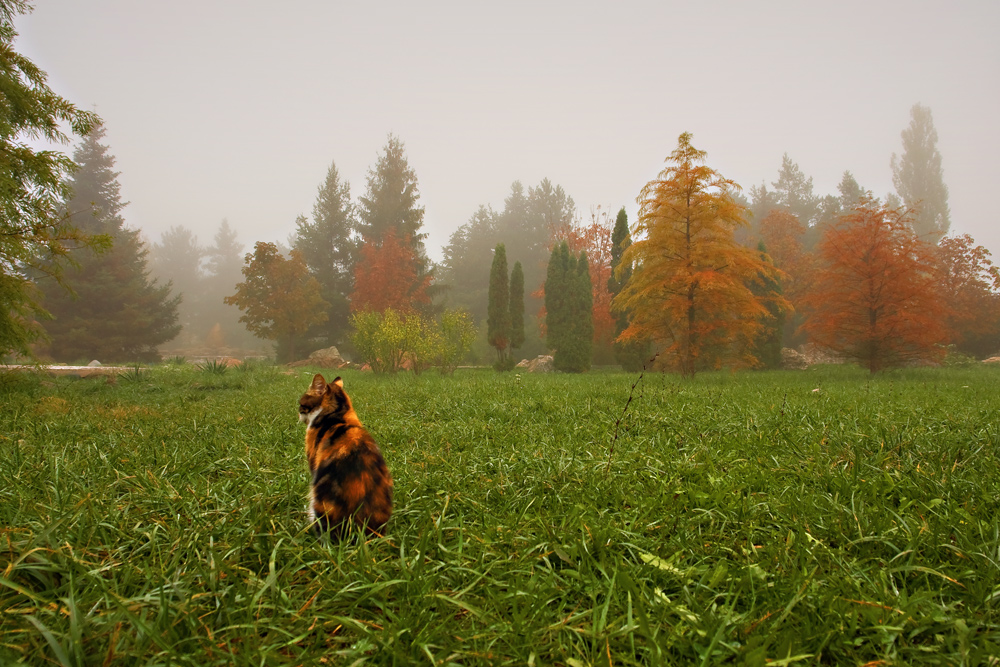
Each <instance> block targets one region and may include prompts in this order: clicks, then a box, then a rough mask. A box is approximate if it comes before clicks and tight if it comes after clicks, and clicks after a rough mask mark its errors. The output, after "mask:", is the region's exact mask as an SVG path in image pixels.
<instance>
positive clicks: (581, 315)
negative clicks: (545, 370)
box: [554, 251, 594, 373]
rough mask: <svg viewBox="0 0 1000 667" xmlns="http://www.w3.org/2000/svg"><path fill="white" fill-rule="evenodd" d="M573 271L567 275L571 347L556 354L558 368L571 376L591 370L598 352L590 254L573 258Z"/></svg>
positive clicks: (568, 342) (568, 328) (569, 340)
mask: <svg viewBox="0 0 1000 667" xmlns="http://www.w3.org/2000/svg"><path fill="white" fill-rule="evenodd" d="M570 258H571V262H570V264H571V266H572V268H571V269H570V270H569V271H568V272H567V275H566V282H567V285H568V293H569V294H568V296H569V299H568V305H569V308H568V310H569V312H568V313H567V323H568V325H569V326H568V327H567V331H566V339H567V344H565V345H564V346H563V349H562V350H559V351H557V352H556V357H555V360H554V364H555V367H556V368H557V369H558V370H561V371H567V372H570V373H582V372H584V371H589V370H590V361H591V358H592V356H593V350H594V296H593V286H592V285H591V284H590V266H589V263H588V262H587V253H586V251H583V252H581V253H580V257H579V259H577V258H576V257H574V256H572V255H571V256H570Z"/></svg>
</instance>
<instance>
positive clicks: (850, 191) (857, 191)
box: [837, 171, 871, 213]
mask: <svg viewBox="0 0 1000 667" xmlns="http://www.w3.org/2000/svg"><path fill="white" fill-rule="evenodd" d="M837 192H839V193H840V196H839V197H837V202H838V204H839V212H840V213H846V212H849V211H852V210H854V208H855V207H856V206H857V205H858V204H860V203H861V202H862V200H863V199H864V198H865V197H871V192H870V191H868V190H865V189H864V188H863V187H861V186H860V185H858V181H857V180H856V179H855V178H854V174H852V173H851V172H849V171H845V172H844V175H843V176H842V177H841V179H840V183H838V184H837Z"/></svg>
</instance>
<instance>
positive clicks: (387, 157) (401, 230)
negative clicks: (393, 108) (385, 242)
mask: <svg viewBox="0 0 1000 667" xmlns="http://www.w3.org/2000/svg"><path fill="white" fill-rule="evenodd" d="M419 199H420V193H419V192H418V191H417V174H416V172H415V171H414V170H413V168H412V167H411V166H410V163H409V161H408V160H407V159H406V152H405V148H404V146H403V142H402V141H400V140H399V138H398V137H396V136H395V135H392V134H390V135H389V136H388V138H387V139H386V143H385V148H384V152H383V153H382V154H381V155H379V157H378V161H377V162H376V164H375V167H373V168H371V169H369V170H368V181H367V191H366V192H365V194H364V196H362V197H360V198H359V200H358V201H359V206H358V231H359V232H360V234H361V236H362V237H364V239H365V240H366V241H373V240H374V241H375V242H376V243H379V244H380V243H381V240H382V237H383V236H384V235H385V234H386V232H388V231H389V230H395V232H396V235H397V237H398V238H399V239H400V240H401V241H402V242H404V243H406V244H407V245H408V246H410V247H411V248H412V249H413V251H414V253H415V255H416V257H417V260H418V262H419V266H420V275H424V274H426V273H427V272H428V271H429V270H430V261H429V260H428V259H427V251H426V250H425V249H424V239H425V238H426V237H427V234H425V233H423V232H421V229H422V228H423V225H424V208H423V207H422V206H417V200H419Z"/></svg>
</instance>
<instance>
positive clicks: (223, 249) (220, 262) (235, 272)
mask: <svg viewBox="0 0 1000 667" xmlns="http://www.w3.org/2000/svg"><path fill="white" fill-rule="evenodd" d="M205 257H206V261H205V269H206V275H205V293H204V301H205V303H206V304H207V308H206V314H205V318H204V320H203V321H204V322H205V324H204V325H203V329H204V330H203V331H199V335H200V336H202V337H207V336H208V335H209V333H210V332H211V331H213V330H214V331H215V332H216V333H217V334H218V335H217V336H213V338H216V339H218V340H213V341H212V342H213V347H215V346H255V345H257V344H259V341H258V339H257V338H256V337H255V336H254V335H253V333H251V331H250V330H248V329H246V328H244V327H243V325H242V324H241V323H240V311H239V308H237V307H236V306H234V305H230V304H227V303H225V301H224V299H225V297H227V296H228V295H230V294H232V293H233V290H235V289H236V285H237V283H239V282H240V281H241V280H242V279H243V273H242V270H243V262H244V257H243V244H242V243H240V241H239V236H238V234H237V233H236V230H235V229H234V228H233V226H232V225H230V224H229V220H227V219H223V220H222V222H221V223H219V228H218V230H216V232H215V236H214V237H213V239H212V245H210V246H209V247H208V248H206V249H205ZM216 325H218V326H216Z"/></svg>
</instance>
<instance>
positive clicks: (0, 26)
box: [0, 0, 111, 357]
mask: <svg viewBox="0 0 1000 667" xmlns="http://www.w3.org/2000/svg"><path fill="white" fill-rule="evenodd" d="M30 11H31V6H30V5H29V4H28V2H26V1H25V0H4V1H3V2H0V52H2V53H3V57H2V58H0V90H2V93H0V100H2V103H0V164H2V167H3V168H2V169H0V357H2V356H4V355H6V354H7V353H8V352H14V353H17V354H19V355H23V356H25V357H32V356H33V351H32V349H31V344H32V343H34V342H36V341H37V340H39V339H40V338H42V337H44V332H43V329H42V328H41V327H40V326H39V325H38V320H43V319H47V318H48V317H49V313H48V312H47V311H46V310H45V308H44V307H43V306H42V303H41V301H42V298H43V294H42V292H41V291H40V290H39V289H38V286H37V282H35V281H33V280H32V278H33V277H35V276H37V275H38V274H39V273H41V274H44V275H46V276H47V278H48V279H49V280H50V281H52V282H55V283H56V284H59V285H62V276H63V269H64V267H65V266H66V265H67V264H70V265H71V264H72V263H73V261H74V253H73V251H74V250H75V249H78V248H81V247H86V248H89V249H93V250H101V249H105V248H107V247H108V246H109V245H110V242H111V240H110V239H109V238H108V237H106V236H100V235H98V236H92V235H87V234H85V233H83V232H82V231H80V230H79V229H77V228H76V227H74V226H73V225H72V224H71V223H70V222H69V221H68V220H67V216H66V215H65V213H64V212H63V211H61V210H60V209H61V203H62V202H63V201H64V199H65V197H66V196H67V194H68V189H67V177H68V176H69V174H70V173H71V172H72V171H73V166H74V165H73V161H72V160H71V159H70V158H69V157H68V156H67V155H66V154H64V153H63V152H62V151H59V150H52V149H48V150H35V149H34V148H32V146H31V144H32V143H34V140H39V139H41V140H44V141H45V142H47V143H50V144H53V145H65V144H66V143H68V141H69V138H68V137H67V135H66V133H65V131H64V130H66V129H67V128H68V129H69V130H70V131H71V132H72V133H73V134H75V135H77V136H80V137H85V136H86V135H87V134H88V133H90V131H91V130H92V129H93V128H94V127H95V126H96V125H97V124H98V123H99V122H100V119H99V118H98V117H97V114H94V113H92V112H89V111H81V110H80V109H77V108H76V107H75V106H74V105H73V104H71V103H70V102H69V101H67V100H66V99H64V98H62V97H60V96H59V95H57V94H56V93H55V92H54V91H53V90H52V89H51V88H49V86H48V83H47V81H46V79H47V77H46V74H45V72H43V71H42V70H40V69H39V68H38V67H37V66H36V65H35V64H34V63H33V62H31V61H30V60H28V59H27V58H25V57H24V56H23V55H21V54H20V53H18V52H17V51H15V50H14V39H15V38H16V37H17V31H16V30H15V29H14V19H15V17H16V16H18V15H20V14H27V13H28V12H30Z"/></svg>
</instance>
